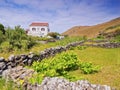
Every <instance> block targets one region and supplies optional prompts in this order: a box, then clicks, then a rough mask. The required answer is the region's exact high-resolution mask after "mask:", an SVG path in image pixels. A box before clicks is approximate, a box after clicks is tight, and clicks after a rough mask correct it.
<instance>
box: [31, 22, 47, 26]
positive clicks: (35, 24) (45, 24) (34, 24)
mask: <svg viewBox="0 0 120 90" xmlns="http://www.w3.org/2000/svg"><path fill="white" fill-rule="evenodd" d="M30 26H49V24H48V23H37V22H34V23H32V24H30Z"/></svg>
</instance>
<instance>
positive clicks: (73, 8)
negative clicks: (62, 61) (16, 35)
mask: <svg viewBox="0 0 120 90" xmlns="http://www.w3.org/2000/svg"><path fill="white" fill-rule="evenodd" d="M117 17H120V0H0V23H2V24H4V25H5V26H10V27H14V26H16V25H21V27H22V28H24V29H27V28H28V27H29V25H30V24H31V23H32V22H48V23H49V25H50V30H51V31H53V32H59V33H62V32H64V31H66V30H67V29H69V28H71V27H73V26H82V25H95V24H99V23H102V22H106V21H109V20H111V19H114V18H117Z"/></svg>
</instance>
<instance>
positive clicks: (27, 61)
mask: <svg viewBox="0 0 120 90" xmlns="http://www.w3.org/2000/svg"><path fill="white" fill-rule="evenodd" d="M83 43H84V41H80V42H74V43H69V44H68V45H66V46H58V47H52V48H48V49H45V50H44V51H41V52H40V53H39V54H34V53H32V52H30V53H29V54H21V55H16V56H14V55H10V56H9V57H8V59H7V60H5V59H4V58H3V57H0V75H1V74H2V72H3V71H4V70H6V69H10V68H13V67H16V66H18V65H22V66H25V65H29V66H30V65H32V63H33V62H34V61H41V60H43V59H44V58H48V57H50V56H54V55H56V54H57V53H61V52H63V51H66V50H68V49H69V48H70V47H75V46H78V45H82V44H83Z"/></svg>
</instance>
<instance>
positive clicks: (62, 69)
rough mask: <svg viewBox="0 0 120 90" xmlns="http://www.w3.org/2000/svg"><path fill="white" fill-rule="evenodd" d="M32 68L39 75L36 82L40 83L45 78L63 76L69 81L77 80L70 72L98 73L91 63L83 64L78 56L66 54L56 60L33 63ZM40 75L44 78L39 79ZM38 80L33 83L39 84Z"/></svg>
mask: <svg viewBox="0 0 120 90" xmlns="http://www.w3.org/2000/svg"><path fill="white" fill-rule="evenodd" d="M32 68H33V69H34V70H35V71H37V72H38V73H39V74H38V75H36V80H37V79H38V80H39V81H41V80H42V79H43V78H44V77H45V76H49V77H54V76H62V77H65V78H67V79H69V80H76V78H75V77H74V76H73V75H69V73H68V72H70V71H74V70H77V69H80V70H82V71H83V73H85V74H91V73H95V72H97V71H98V67H97V66H93V65H92V64H91V63H81V62H80V61H79V60H78V58H77V55H76V54H74V53H66V52H64V53H61V54H59V55H58V56H56V57H54V58H50V59H44V60H42V61H41V62H33V64H32ZM39 75H40V76H43V77H39ZM39 78H41V79H39ZM36 80H33V78H32V79H31V82H37V81H36Z"/></svg>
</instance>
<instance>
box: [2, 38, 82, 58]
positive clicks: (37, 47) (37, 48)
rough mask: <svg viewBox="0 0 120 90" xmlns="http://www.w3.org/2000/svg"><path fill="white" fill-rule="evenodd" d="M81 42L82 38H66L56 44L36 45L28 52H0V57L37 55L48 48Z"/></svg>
mask: <svg viewBox="0 0 120 90" xmlns="http://www.w3.org/2000/svg"><path fill="white" fill-rule="evenodd" d="M81 40H83V38H82V37H72V38H71V37H66V38H64V39H62V40H57V41H56V42H48V43H47V44H40V43H38V44H36V45H34V46H33V47H32V48H30V49H29V50H16V51H11V52H1V53H0V57H4V58H8V57H9V56H10V55H11V54H14V55H19V54H28V53H29V52H33V53H39V52H40V51H42V50H44V49H46V48H50V47H56V46H65V45H67V44H68V43H71V42H75V41H81Z"/></svg>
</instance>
